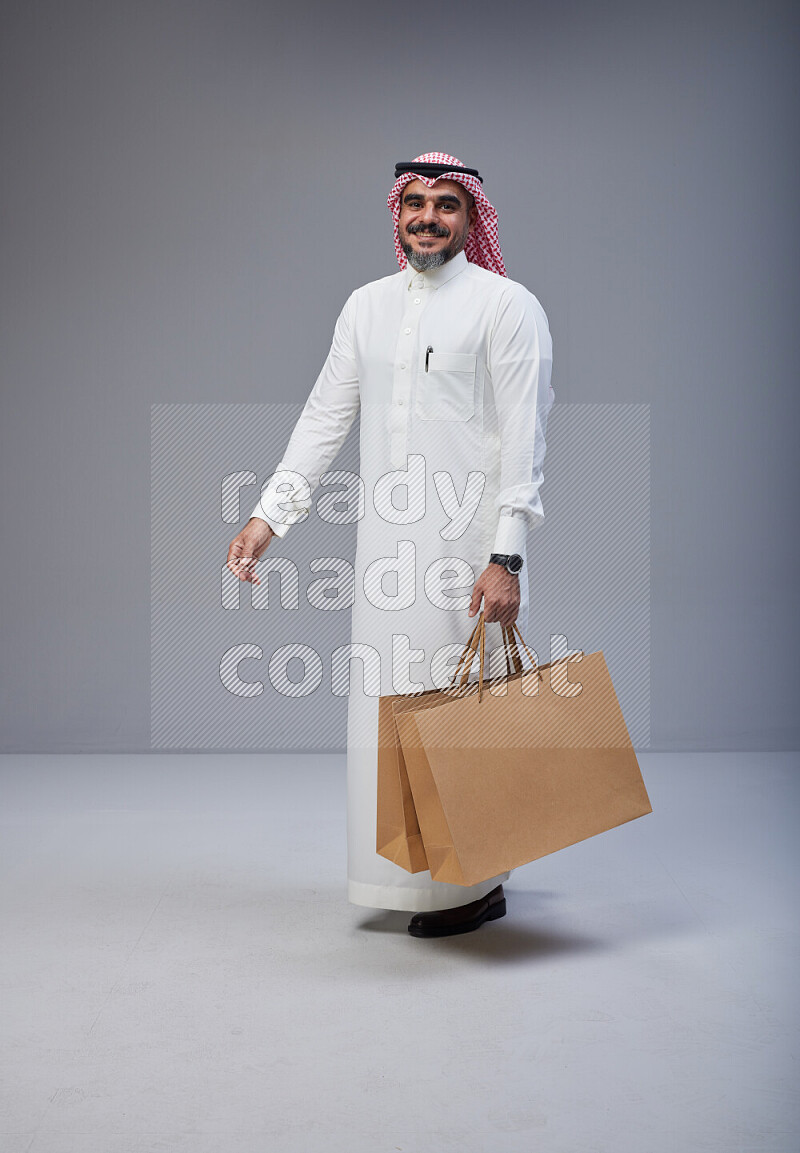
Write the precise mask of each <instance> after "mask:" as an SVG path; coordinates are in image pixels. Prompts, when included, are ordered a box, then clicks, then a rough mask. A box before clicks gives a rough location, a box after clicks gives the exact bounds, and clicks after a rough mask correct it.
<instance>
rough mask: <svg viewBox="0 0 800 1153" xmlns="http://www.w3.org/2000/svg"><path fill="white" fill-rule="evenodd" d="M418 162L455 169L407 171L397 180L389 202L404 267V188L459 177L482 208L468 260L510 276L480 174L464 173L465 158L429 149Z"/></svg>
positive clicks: (469, 244) (467, 250)
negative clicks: (436, 173)
mask: <svg viewBox="0 0 800 1153" xmlns="http://www.w3.org/2000/svg"><path fill="white" fill-rule="evenodd" d="M414 161H419V162H420V163H425V164H452V165H453V171H452V172H443V173H442V174H441V176H420V175H419V174H418V173H416V172H404V173H403V174H402V176H398V178H397V180H395V182H394V185H393V187H392V191H391V192H390V193H389V199H388V200H387V202H386V203H387V204H388V206H389V211H390V212H391V214H392V218H393V220H394V250H395V252H396V253H397V263H398V264H399V265H400V267H401V268H405V267H406V264H407V263H408V262H407V260H406V254H405V253H404V252H403V247H402V245H401V244H400V230H399V220H400V193H401V192H402V190H403V188H405V186H406V184H408V183H410V181H412V180H421V181H422V183H423V184H427V185H428V188H431V187H432V186H433V185H434V184H435V183H436V181H437V180H457V181H458V183H459V184H462V185H463V186H464V188H466V189H467V191H468V192H471V193H472V195H473V196H474V197H475V207H476V208H477V210H478V219H477V220H476V221H475V227H474V228H473V229H472V232H470V234H469V236H468V237H467V242H466V244H465V245H464V255H465V256H466V258H467V260H469V261H471V262H472V263H473V264H478V265H480V267H481V268H488V270H489V271H490V272H496V273H498V275H499V276H508V273H507V272H506V266H505V264H503V254H502V253H501V251H500V241H499V240H498V237H497V212H496V211H495V209H494V208H493V207H492V205H491V204H490V203H489V201H488V200H487V199H486V197H485V195H484V193H483V190H482V188H481V183H480V181H479V180H478V179H477V177H475V176H469V175H468V174H466V173H460V172H459V171H458V169H459V168H464V167H465V165H464V164H463V162H462V161H461V160H456V158H455V156H448V154H447V153H446V152H425V153H424V154H423V155H422V156H415V157H414V160H413V161H412V164H413V163H414Z"/></svg>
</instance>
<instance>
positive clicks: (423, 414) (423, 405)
mask: <svg viewBox="0 0 800 1153" xmlns="http://www.w3.org/2000/svg"><path fill="white" fill-rule="evenodd" d="M477 368H478V358H477V356H476V355H475V354H474V353H472V352H431V353H430V354H429V356H428V371H427V372H426V371H425V359H424V355H423V358H422V361H421V363H420V366H419V370H418V372H417V398H416V404H415V412H416V415H417V416H418V417H420V419H421V420H469V419H470V417H471V416H472V414H473V412H474V411H475V377H476V372H477Z"/></svg>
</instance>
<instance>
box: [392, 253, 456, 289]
mask: <svg viewBox="0 0 800 1153" xmlns="http://www.w3.org/2000/svg"><path fill="white" fill-rule="evenodd" d="M468 264H469V261H468V260H467V256H466V253H465V252H464V249H463V248H462V249H461V251H460V252H457V253H456V254H455V256H454V257H453V258H452V259H451V260H448V262H447V264H441V265H440V266H439V267H438V268H429V269H428V270H427V272H417V270H416V268H412V267H411V265H410V264H407V265H406V287H407V288H414V287H419V288H441V286H442V285H443V284H447V282H448V280H452V279H453V277H454V276H458V275H459V273H461V272H463V271H464V269H465V268H466V267H467V265H468Z"/></svg>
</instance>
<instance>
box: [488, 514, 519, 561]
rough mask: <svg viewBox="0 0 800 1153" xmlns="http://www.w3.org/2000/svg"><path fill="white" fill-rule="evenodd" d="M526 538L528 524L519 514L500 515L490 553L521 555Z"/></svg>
mask: <svg viewBox="0 0 800 1153" xmlns="http://www.w3.org/2000/svg"><path fill="white" fill-rule="evenodd" d="M527 536H528V522H527V521H526V519H525V517H524V516H522V515H521V514H519V513H518V514H516V515H514V514H511V513H501V514H500V516H499V517H498V519H497V533H496V534H495V538H494V546H493V548H492V552H499V553H504V554H506V555H510V554H511V553H520V554H521V553H522V551H523V549H524V548H525V541H526V539H527Z"/></svg>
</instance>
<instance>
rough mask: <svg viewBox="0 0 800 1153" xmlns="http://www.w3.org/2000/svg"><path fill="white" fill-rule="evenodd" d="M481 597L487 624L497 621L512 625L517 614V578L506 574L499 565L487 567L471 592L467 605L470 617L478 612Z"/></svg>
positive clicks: (515, 575)
mask: <svg viewBox="0 0 800 1153" xmlns="http://www.w3.org/2000/svg"><path fill="white" fill-rule="evenodd" d="M481 597H483V613H484V620H485V621H486V623H487V624H491V623H492V621H497V622H498V623H499V624H501V625H506V626H508V625H512V624H513V623H514V621H515V620H516V619H517V614H518V613H519V576H518V575H517V574H516V573H510V572H508V571H507V570H506V569H504V568H503V566H502V565H500V564H490V565H488V566H487V567H486V568H485V569H484V570H483V572H482V573H481V575H480V576H479V577H478V579H477V580H476V581H475V587H474V589H473V590H472V600H471V601H470V605H469V615H470V616H471V617H474V616H475V614H476V613H477V612H478V611H479V610H480V607H481Z"/></svg>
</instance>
